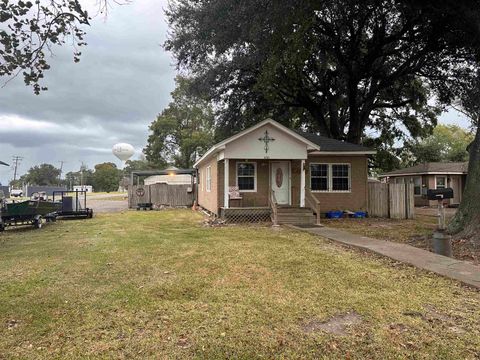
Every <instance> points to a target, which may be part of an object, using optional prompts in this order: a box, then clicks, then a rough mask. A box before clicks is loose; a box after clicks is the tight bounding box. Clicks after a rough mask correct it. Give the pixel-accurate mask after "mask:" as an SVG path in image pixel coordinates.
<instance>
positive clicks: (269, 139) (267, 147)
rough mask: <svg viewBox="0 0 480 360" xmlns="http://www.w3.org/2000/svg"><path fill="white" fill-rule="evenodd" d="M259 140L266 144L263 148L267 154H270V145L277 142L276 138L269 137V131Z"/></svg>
mask: <svg viewBox="0 0 480 360" xmlns="http://www.w3.org/2000/svg"><path fill="white" fill-rule="evenodd" d="M258 140H259V141H263V142H264V143H265V146H264V147H263V148H264V149H265V154H266V153H268V149H269V146H268V143H269V142H270V141H275V139H274V138H272V137H270V136H269V135H268V130H265V134H264V135H263V137H261V138H258Z"/></svg>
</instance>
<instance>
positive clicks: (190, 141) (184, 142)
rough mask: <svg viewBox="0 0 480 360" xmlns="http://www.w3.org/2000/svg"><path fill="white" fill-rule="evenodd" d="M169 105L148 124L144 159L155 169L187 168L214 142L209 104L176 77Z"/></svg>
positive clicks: (187, 82)
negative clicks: (148, 133) (148, 130)
mask: <svg viewBox="0 0 480 360" xmlns="http://www.w3.org/2000/svg"><path fill="white" fill-rule="evenodd" d="M176 84H177V87H176V88H175V90H174V91H173V92H172V94H171V95H172V102H170V104H169V105H168V106H167V108H165V109H164V110H163V111H162V113H161V114H160V115H158V117H157V119H156V120H155V121H153V122H152V124H151V125H150V132H151V134H150V136H149V137H148V144H147V146H146V147H145V149H144V153H145V155H146V158H147V160H148V161H149V162H150V163H152V164H154V165H155V166H157V167H160V168H163V167H165V166H166V165H167V164H175V166H178V167H180V168H190V167H192V165H193V164H194V162H195V160H196V158H197V157H198V156H199V155H201V154H203V152H205V151H206V150H207V149H208V148H209V147H210V146H211V145H212V143H213V126H214V114H213V110H212V108H211V107H210V105H209V103H208V102H207V101H205V100H203V99H201V98H198V97H196V96H193V95H191V94H190V92H189V87H190V80H188V79H186V78H183V77H180V76H179V77H177V78H176Z"/></svg>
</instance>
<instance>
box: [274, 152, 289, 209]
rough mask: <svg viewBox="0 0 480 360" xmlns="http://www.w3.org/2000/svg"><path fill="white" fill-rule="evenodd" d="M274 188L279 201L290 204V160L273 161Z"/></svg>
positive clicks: (281, 203)
mask: <svg viewBox="0 0 480 360" xmlns="http://www.w3.org/2000/svg"><path fill="white" fill-rule="evenodd" d="M271 184H272V190H273V191H275V197H276V199H277V203H278V204H280V205H289V204H290V164H289V162H288V161H273V162H272V175H271Z"/></svg>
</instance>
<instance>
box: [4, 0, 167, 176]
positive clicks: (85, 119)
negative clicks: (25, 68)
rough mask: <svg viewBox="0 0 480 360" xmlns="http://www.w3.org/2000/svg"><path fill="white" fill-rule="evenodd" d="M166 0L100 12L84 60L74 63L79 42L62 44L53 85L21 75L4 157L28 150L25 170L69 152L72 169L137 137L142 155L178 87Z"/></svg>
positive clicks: (50, 76) (8, 99) (9, 94)
mask: <svg viewBox="0 0 480 360" xmlns="http://www.w3.org/2000/svg"><path fill="white" fill-rule="evenodd" d="M92 1H94V0H92ZM166 3H167V2H166V1H163V0H162V1H160V0H138V1H137V0H135V1H134V2H133V3H132V4H131V5H128V6H117V7H115V8H113V9H111V12H110V13H109V15H108V18H107V19H105V18H104V17H102V16H100V17H96V18H95V19H94V20H93V21H92V24H91V27H89V28H87V29H86V30H87V42H88V46H87V47H85V48H83V49H82V53H83V55H82V57H81V61H80V63H77V64H75V63H73V61H72V59H73V54H72V49H71V48H69V47H65V48H57V49H55V51H54V57H53V58H51V59H50V64H51V66H52V67H51V69H50V70H49V71H48V72H46V73H45V79H44V80H45V81H44V83H45V85H47V86H48V88H49V90H48V91H46V92H43V93H41V94H40V95H39V96H36V95H34V94H33V92H32V89H31V88H29V87H26V86H25V85H24V83H23V79H22V78H20V77H19V78H17V79H15V80H13V81H11V82H9V83H8V85H7V86H6V87H4V88H2V89H0V160H3V161H5V162H8V163H11V158H12V156H13V155H19V156H22V157H23V158H24V159H23V161H22V163H21V166H20V169H19V170H20V173H21V174H23V173H25V172H26V171H28V169H29V168H30V167H31V166H32V165H35V164H40V163H45V162H47V163H51V164H54V165H56V166H59V165H60V164H59V161H62V160H63V161H66V163H65V165H64V170H65V171H71V170H78V168H79V167H80V165H81V162H82V161H83V162H85V163H86V164H87V165H88V166H89V167H93V165H95V164H97V163H99V162H104V161H116V158H115V157H114V156H113V155H112V153H111V147H112V145H114V144H115V143H117V142H128V143H131V144H132V145H133V146H134V147H135V148H136V149H137V150H138V153H137V154H136V155H135V158H138V156H139V154H140V152H141V149H142V148H143V147H144V145H145V142H146V138H147V135H148V125H149V124H150V123H151V121H152V120H153V119H155V116H156V115H157V114H158V113H159V112H161V110H162V109H163V108H164V107H165V106H166V105H167V104H168V102H169V100H170V92H171V91H172V90H173V87H174V77H175V68H174V66H173V60H172V57H171V56H170V54H168V53H167V52H165V51H164V50H163V49H162V47H161V46H160V45H161V44H162V43H163V41H164V40H165V38H166V34H167V25H166V23H165V20H164V8H165V7H166ZM2 84H3V82H2ZM116 162H117V164H118V165H120V163H119V162H118V161H116ZM11 178H13V171H12V169H10V168H7V167H5V166H0V182H2V183H4V184H5V183H7V182H8V180H10V179H11Z"/></svg>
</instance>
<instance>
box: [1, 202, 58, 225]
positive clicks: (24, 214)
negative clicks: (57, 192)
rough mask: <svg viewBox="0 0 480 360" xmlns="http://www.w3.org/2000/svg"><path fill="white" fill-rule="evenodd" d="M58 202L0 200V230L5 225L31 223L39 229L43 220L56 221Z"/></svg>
mask: <svg viewBox="0 0 480 360" xmlns="http://www.w3.org/2000/svg"><path fill="white" fill-rule="evenodd" d="M60 205H61V204H60V203H55V202H53V201H44V200H26V201H19V202H11V203H7V202H5V201H3V200H2V201H1V202H0V231H4V230H5V228H6V227H7V226H18V225H33V227H34V228H36V229H40V228H41V227H42V225H43V220H46V221H56V219H57V213H56V212H57V210H58V209H59V207H60Z"/></svg>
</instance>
